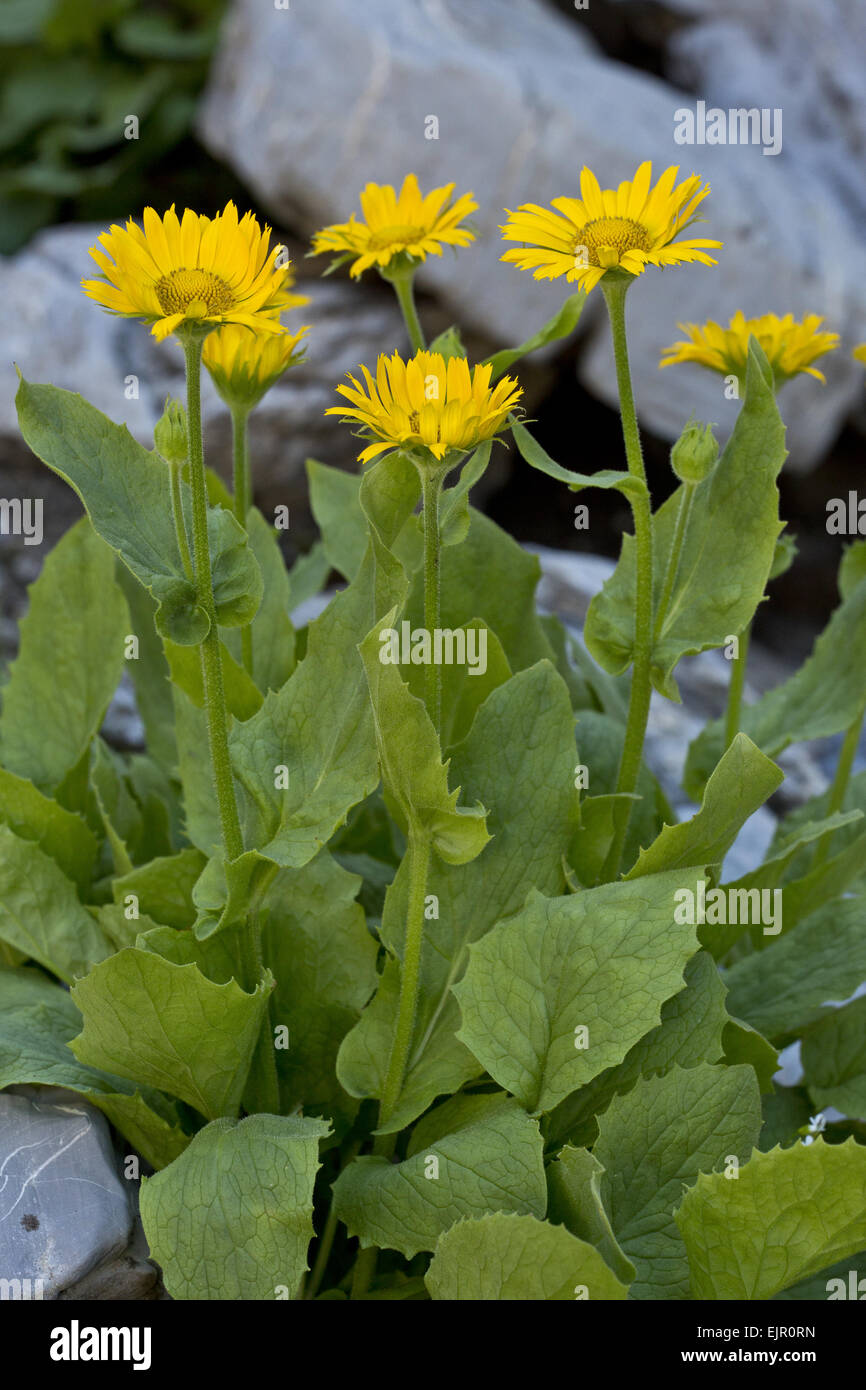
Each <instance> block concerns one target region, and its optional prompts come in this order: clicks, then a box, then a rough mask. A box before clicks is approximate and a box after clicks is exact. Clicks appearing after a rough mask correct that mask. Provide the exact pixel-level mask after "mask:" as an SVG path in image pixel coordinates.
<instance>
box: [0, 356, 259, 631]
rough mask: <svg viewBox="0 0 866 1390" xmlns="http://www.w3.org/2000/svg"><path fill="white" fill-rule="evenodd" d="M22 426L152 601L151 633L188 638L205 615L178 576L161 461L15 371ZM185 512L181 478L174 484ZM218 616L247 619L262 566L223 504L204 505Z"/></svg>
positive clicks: (84, 406)
mask: <svg viewBox="0 0 866 1390" xmlns="http://www.w3.org/2000/svg"><path fill="white" fill-rule="evenodd" d="M16 405H17V408H18V423H19V425H20V427H21V433H22V434H23V436H24V439H25V440H26V442H27V443H28V444H29V445H30V448H31V449H32V450H33V452H34V454H36V456H37V457H38V458H40V459H41V460H42V462H43V463H45V464H47V465H48V467H49V468H51V469H53V471H54V472H55V473H58V474H59V475H60V477H61V478H63V479H64V481H65V482H67V483H69V485H70V487H72V488H74V490H75V491H76V492H77V494H78V496H79V497H80V498H81V500H82V502H83V503H84V505H85V507H86V508H87V512H88V514H89V516H90V519H91V521H92V522H93V525H94V527H95V528H96V530H97V531H98V532H99V534H100V535H101V536H102V538H103V539H104V540H106V541H107V542H108V544H109V545H110V546H111V548H112V549H113V550H115V551H117V553H118V555H119V556H120V558H121V559H122V560H123V562H124V564H126V565H127V566H128V567H129V569H130V570H131V571H132V573H133V574H134V575H135V576H136V578H137V579H138V580H139V581H140V583H142V584H143V585H144V586H145V588H146V589H148V590H149V592H150V593H151V594H152V596H153V598H154V599H155V600H156V603H157V605H158V606H157V613H156V625H157V629H158V631H159V632H160V633H161V634H162V635H163V636H165V637H170V638H171V639H172V640H173V641H175V642H180V643H183V644H186V645H195V644H196V643H197V642H201V641H202V640H203V638H204V637H205V636H206V635H207V630H208V620H207V615H206V614H205V612H204V610H203V609H202V608H200V607H199V606H198V604H197V603H196V596H195V587H194V585H193V583H192V581H191V580H189V579H188V578H187V576H186V573H185V571H184V568H183V562H182V560H181V556H180V550H179V548H178V543H177V535H176V533H175V528H174V521H173V518H172V512H171V498H170V493H169V484H168V472H167V468H166V465H165V464H164V463H163V462H162V460H161V459H160V458H159V457H158V456H157V455H156V454H155V453H153V452H149V451H148V450H147V449H145V448H143V447H142V445H140V444H138V443H137V442H136V441H135V440H134V439H133V437H132V435H131V434H130V433H129V431H128V430H127V428H126V426H125V425H115V424H114V423H113V421H111V420H109V419H108V418H107V417H106V416H105V415H103V414H102V412H101V411H99V410H97V409H96V407H95V406H92V405H90V404H89V403H88V402H87V401H85V400H84V399H83V398H82V397H81V396H79V395H76V394H74V393H73V392H71V391H62V390H60V389H59V388H58V387H56V386H36V385H32V384H30V383H29V382H26V381H24V379H23V378H22V380H21V382H20V384H19V387H18V395H17V397H16ZM181 492H182V496H183V505H184V511H185V514H186V516H187V517H190V516H191V507H192V501H191V496H190V492H189V488H188V486H187V485H186V484H185V483H184V484H183V485H182V487H181ZM208 538H209V541H210V545H211V564H212V569H213V579H214V602H215V604H216V611H217V621H218V622H219V623H221V624H225V625H226V626H232V625H234V624H237V623H243V622H248V621H249V619H250V618H251V617H252V616H253V614H254V613H255V611H256V608H257V607H258V604H259V600H260V599H261V594H262V577H261V572H260V570H259V568H258V565H257V564H256V561H255V558H254V556H253V554H252V551H251V550H250V549H249V547H248V545H247V543H246V534H245V532H244V530H243V528H242V527H241V526H240V524H239V523H238V522H237V521H236V520H235V518H234V517H233V516H232V515H231V513H230V512H228V511H226V510H225V509H224V508H221V507H217V508H210V509H209V511H208Z"/></svg>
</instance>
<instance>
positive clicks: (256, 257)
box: [81, 202, 287, 341]
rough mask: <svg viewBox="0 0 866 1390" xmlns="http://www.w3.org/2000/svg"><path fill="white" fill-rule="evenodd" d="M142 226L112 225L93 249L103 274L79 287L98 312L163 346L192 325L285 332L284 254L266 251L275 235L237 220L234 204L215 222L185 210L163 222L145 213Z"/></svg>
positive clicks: (252, 221)
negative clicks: (138, 325) (144, 326)
mask: <svg viewBox="0 0 866 1390" xmlns="http://www.w3.org/2000/svg"><path fill="white" fill-rule="evenodd" d="M142 223H143V226H142V227H139V226H138V224H137V223H136V222H134V221H133V220H132V219H131V218H130V220H129V221H128V222H127V224H126V226H125V227H120V226H117V225H116V224H115V225H113V226H112V227H111V229H110V231H108V232H103V233H102V234H101V236H100V237H99V241H100V242H101V246H94V247H92V248H91V251H90V254H91V256H92V257H93V259H94V260H95V261H96V264H97V265H98V266H99V268H100V270H101V271H102V274H101V275H100V276H99V277H98V278H96V279H94V280H82V282H81V285H82V289H83V290H84V292H85V294H87V295H88V296H89V297H90V298H91V299H94V300H95V301H96V302H97V304H101V305H102V307H103V308H104V309H107V310H108V311H109V312H110V313H113V314H119V315H122V316H123V317H126V318H136V319H143V320H144V321H145V322H147V323H150V324H151V332H152V333H153V335H154V337H155V338H157V339H159V340H160V341H161V340H162V339H163V338H166V337H168V335H169V334H171V333H174V332H176V331H177V329H178V328H180V327H181V325H190V324H196V325H198V327H199V331H201V329H202V328H204V330H205V331H206V332H209V331H210V330H211V329H213V328H216V327H217V326H219V325H220V324H225V323H232V324H244V325H245V326H246V327H247V328H252V329H254V330H255V331H256V332H258V333H279V332H280V331H281V325H280V323H279V320H278V319H277V318H276V317H275V315H276V314H278V313H279V312H280V310H281V309H284V308H286V307H287V305H286V302H285V298H286V291H285V281H286V274H287V266H286V264H285V262H284V261H283V260H282V257H281V251H282V248H281V247H280V246H273V247H271V246H270V245H269V243H270V235H271V229H270V227H267V226H266V227H264V228H262V227H260V225H259V222H258V220H257V218H255V217H254V216H253V214H252V213H251V212H247V213H245V214H244V216H243V217H242V218H240V219H239V218H238V211H237V208H236V207H235V205H234V203H231V202H230V203H227V204H226V206H225V208H224V210H223V211H222V212H221V213H217V215H216V217H205V216H203V215H202V214H200V213H195V212H192V211H191V210H190V209H189V208H187V209H186V210H185V212H184V213H183V216H182V217H181V218H179V217H178V215H177V213H176V212H175V210H174V205H173V204H172V206H171V207H170V208H169V210H168V212H166V213H165V214H164V215H163V216H162V217H160V215H159V213H158V212H156V211H155V209H154V208H145V209H144V214H143V217H142Z"/></svg>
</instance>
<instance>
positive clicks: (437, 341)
mask: <svg viewBox="0 0 866 1390" xmlns="http://www.w3.org/2000/svg"><path fill="white" fill-rule="evenodd" d="M427 351H428V352H439V353H441V354H442V356H443V357H444V358H445V361H446V362H447V361H448V359H449V357H465V356H466V349H465V347H464V346H463V339H462V337H461V336H460V329H459V328H457V327H456V326H455V325H454V324H452V325H451V327H450V328H445V329H443V330H442V332H441V333H438V334H437V335H436V337H435V338H434V339H433V341H432V343H431V344H430V346H429V348H428V349H427Z"/></svg>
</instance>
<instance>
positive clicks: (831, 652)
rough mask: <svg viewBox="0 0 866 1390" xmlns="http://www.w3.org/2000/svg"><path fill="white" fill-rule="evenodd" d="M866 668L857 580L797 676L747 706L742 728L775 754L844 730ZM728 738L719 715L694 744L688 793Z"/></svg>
mask: <svg viewBox="0 0 866 1390" xmlns="http://www.w3.org/2000/svg"><path fill="white" fill-rule="evenodd" d="M730 631H731V632H733V631H734V629H733V627H732V628H731V629H730ZM864 667H866V584H858V585H857V587H856V588H855V589H854V590H853V591H852V592H851V593H850V594H849V595H848V597H847V598H846V599H844V600H843V602H842V603H841V604H840V605H839V607H838V608H837V609H836V610H835V612H834V613H833V616H832V617H831V619H830V621H829V623H828V624H827V626H826V628H825V629H824V631H823V632H822V633H821V636H820V637H819V638H818V640H817V641H816V643H815V645H814V647H813V649H812V653H811V655H810V656H809V657H807V659H806V661H805V662H804V663H803V665H802V666H801V667H800V669H799V670H798V671H797V672H796V674H795V675H793V676H791V677H790V679H789V680H786V681H784V682H783V683H782V684H781V685H778V686H776V688H775V690H770V691H768V692H767V694H766V695H762V696H761V698H760V700H756V701H755V703H754V704H752V705H746V706H745V708H744V709H743V711H742V713H741V716H740V724H741V726H742V729H743V731H744V732H745V733H747V734H748V735H749V737H750V738H751V739H752V740H753V741H754V742H755V743H757V745H758V747H759V748H761V749H763V751H764V752H765V753H766V754H767V756H768V757H771V758H774V757H776V756H777V755H778V754H779V753H781V752H782V751H783V749H785V748H787V747H788V745H789V744H790V743H800V742H803V741H804V740H806V739H813V738H826V737H828V736H829V735H830V734H838V733H841V732H842V730H843V729H847V728H848V727H849V726H850V725H851V724H852V722H853V721H854V719H855V718H856V717H857V715H858V714H859V713H860V711H861V709H862V708H863V670H864ZM723 738H724V731H723V728H722V720H720V719H714V720H712V721H711V723H709V724H707V726H706V727H705V729H704V730H703V732H702V733H700V734H699V735H698V737H697V738H696V739H695V740H694V741H693V743H692V744H691V745H690V747H689V751H688V756H687V758H686V767H685V773H684V778H683V785H684V787H685V789H686V792H687V793H688V795H689V796H692V797H695V798H697V796H698V795H699V794H700V788H701V787H702V786H703V783H704V781H705V780H706V778H707V776H708V775H709V772H710V771H711V769H712V768H713V767H714V766H715V764H716V761H717V760H718V757H719V755H720V753H721V748H722V742H723Z"/></svg>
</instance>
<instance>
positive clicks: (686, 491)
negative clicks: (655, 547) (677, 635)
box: [653, 483, 696, 645]
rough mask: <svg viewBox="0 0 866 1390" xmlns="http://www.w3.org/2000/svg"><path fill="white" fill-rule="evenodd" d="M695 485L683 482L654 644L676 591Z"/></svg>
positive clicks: (657, 612) (654, 633)
mask: <svg viewBox="0 0 866 1390" xmlns="http://www.w3.org/2000/svg"><path fill="white" fill-rule="evenodd" d="M695 487H696V484H695V483H683V492H682V496H681V497H680V505H679V507H678V508H677V520H676V526H675V527H674V538H673V543H672V545H671V553H670V556H669V557H668V567H667V572H666V574H665V582H664V585H663V587H662V593H661V598H660V599H659V606H658V608H657V609H656V621H655V628H654V630H653V645H655V644H656V642H658V640H659V637H660V636H661V631H662V627H663V626H664V621H665V618H666V617H667V615H668V608H669V607H670V602H671V596H672V595H673V592H674V585H675V584H676V582H677V574H678V573H679V568H680V556H681V555H682V552H683V541H684V540H685V537H686V531H687V530H688V525H689V516H690V514H691V510H692V499H693V497H694V495H695Z"/></svg>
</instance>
